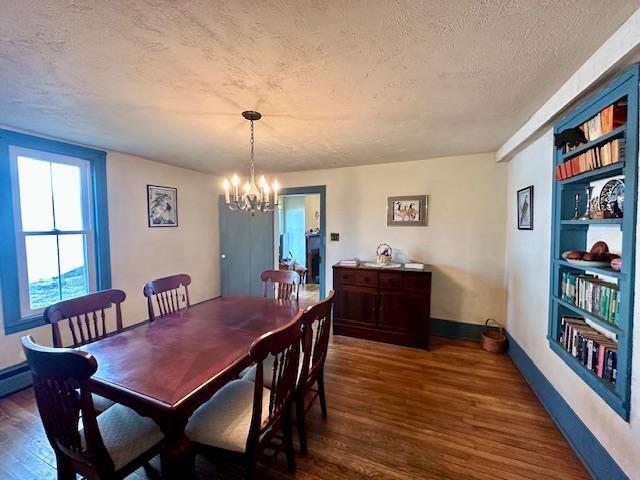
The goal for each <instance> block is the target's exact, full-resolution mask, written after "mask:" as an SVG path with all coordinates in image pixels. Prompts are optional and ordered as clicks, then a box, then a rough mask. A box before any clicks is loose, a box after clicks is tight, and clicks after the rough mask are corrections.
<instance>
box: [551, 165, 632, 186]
mask: <svg viewBox="0 0 640 480" xmlns="http://www.w3.org/2000/svg"><path fill="white" fill-rule="evenodd" d="M625 164H626V162H624V161H620V162H616V163H614V164H611V165H607V166H606V167H600V168H596V169H595V170H590V171H588V172H584V173H581V174H580V175H574V176H573V177H569V178H566V179H564V180H560V181H559V182H558V183H560V184H562V185H566V184H567V183H580V182H582V183H585V182H593V181H594V180H600V179H602V178H607V177H613V176H615V175H622V174H623V172H624V167H625Z"/></svg>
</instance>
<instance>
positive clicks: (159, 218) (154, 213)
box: [147, 185, 178, 227]
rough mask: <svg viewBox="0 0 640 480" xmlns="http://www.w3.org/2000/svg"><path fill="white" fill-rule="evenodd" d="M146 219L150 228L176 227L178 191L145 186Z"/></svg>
mask: <svg viewBox="0 0 640 480" xmlns="http://www.w3.org/2000/svg"><path fill="white" fill-rule="evenodd" d="M147 218H148V220H149V226H150V227H177V226H178V189H177V188H173V187H161V186H159V185H147Z"/></svg>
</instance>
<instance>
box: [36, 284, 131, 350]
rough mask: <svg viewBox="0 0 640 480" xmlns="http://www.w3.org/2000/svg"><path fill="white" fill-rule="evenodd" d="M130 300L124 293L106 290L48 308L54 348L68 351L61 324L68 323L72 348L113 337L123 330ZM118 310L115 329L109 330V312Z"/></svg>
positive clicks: (46, 318)
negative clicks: (124, 305) (123, 306)
mask: <svg viewBox="0 0 640 480" xmlns="http://www.w3.org/2000/svg"><path fill="white" fill-rule="evenodd" d="M126 298H127V294H126V293H124V292H123V291H122V290H115V289H113V290H102V291H100V292H95V293H90V294H88V295H84V296H82V297H77V298H72V299H70V300H63V301H62V302H58V303H54V304H53V305H50V306H49V307H47V308H46V309H45V311H44V319H45V322H47V323H50V324H51V332H52V334H53V346H54V347H57V348H62V347H64V346H65V345H64V343H63V341H62V335H61V332H60V323H63V324H64V323H66V325H67V327H68V329H69V332H70V334H71V344H70V345H66V346H71V347H80V346H82V345H86V344H87V343H91V342H95V341H96V340H99V339H101V338H104V337H105V336H107V335H108V334H110V333H114V332H119V331H121V330H122V310H121V308H120V305H121V304H122V302H124V300H125V299H126ZM112 305H113V306H115V328H109V327H108V322H107V319H106V315H105V310H107V309H109V308H110V307H111V306H112Z"/></svg>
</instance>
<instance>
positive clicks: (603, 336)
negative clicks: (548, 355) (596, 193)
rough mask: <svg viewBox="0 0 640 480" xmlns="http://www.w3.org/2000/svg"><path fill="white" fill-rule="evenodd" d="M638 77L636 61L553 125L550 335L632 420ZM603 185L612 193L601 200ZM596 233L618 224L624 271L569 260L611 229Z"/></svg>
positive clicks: (619, 262) (573, 365)
mask: <svg viewBox="0 0 640 480" xmlns="http://www.w3.org/2000/svg"><path fill="white" fill-rule="evenodd" d="M639 81H640V68H639V66H638V65H634V66H633V67H630V68H629V69H628V70H626V71H625V72H624V73H623V74H622V75H620V76H619V77H618V78H616V79H615V80H614V81H612V82H611V83H609V84H608V85H607V86H606V87H604V88H603V89H602V90H600V91H599V92H597V93H595V94H594V95H593V96H591V97H590V98H588V99H587V100H585V101H584V102H583V103H582V104H581V105H579V106H578V107H577V108H576V109H575V110H573V111H572V112H570V113H569V114H567V115H566V116H565V117H564V118H563V119H562V120H560V121H559V122H558V123H557V124H556V125H555V128H554V134H555V142H554V152H555V153H554V178H555V181H554V184H553V198H552V205H553V208H552V224H551V233H552V238H551V278H550V297H551V298H550V301H549V330H548V336H547V338H548V341H549V346H550V348H551V349H552V350H553V351H554V352H555V353H556V354H557V355H558V356H559V357H560V358H561V359H562V360H563V361H564V362H565V363H566V364H567V365H568V366H569V368H570V369H571V370H572V371H573V373H575V374H576V375H577V376H578V377H580V378H581V379H582V380H583V381H584V382H585V383H586V384H587V385H588V386H589V387H590V388H591V389H592V390H593V391H594V393H595V394H597V395H599V396H600V397H601V398H602V399H603V400H604V402H606V403H607V404H608V405H609V406H610V407H611V408H612V409H613V410H614V411H615V412H616V413H617V414H618V415H620V416H621V417H622V418H623V419H625V420H626V421H629V409H630V404H631V399H630V395H631V393H630V392H631V388H630V385H631V364H632V358H631V355H632V339H633V309H634V305H633V301H634V284H635V248H636V245H635V238H636V214H637V198H636V197H637V193H638V186H637V185H638V184H637V181H638V89H639ZM596 181H601V182H600V184H599V185H602V183H604V184H605V186H606V188H603V193H601V196H600V197H599V198H596V199H595V200H594V199H592V198H591V189H592V187H594V182H596ZM597 185H598V184H597ZM597 185H596V188H598V187H597ZM623 202H624V203H623ZM623 210H624V214H623ZM580 212H584V214H583V215H582V216H579V215H580ZM596 227H597V228H609V229H610V235H611V236H612V237H613V238H616V242H615V245H616V247H618V246H619V247H620V250H619V251H618V250H616V251H615V252H614V253H615V254H619V255H620V257H621V259H617V258H614V260H615V262H614V263H613V265H614V267H615V268H612V267H611V265H610V264H608V263H607V262H604V261H602V262H599V263H597V264H596V263H593V262H588V261H575V259H572V258H570V257H568V253H570V252H580V251H587V250H588V249H589V247H590V246H591V244H592V243H593V242H594V241H595V240H599V238H597V237H598V235H599V233H598V232H600V233H601V232H602V230H592V229H593V228H596ZM618 236H619V237H618ZM618 240H619V242H618ZM600 243H602V242H598V243H596V246H599V244H600ZM602 248H604V247H602ZM592 252H593V250H592ZM563 254H564V255H563ZM573 256H574V258H575V255H573ZM613 257H615V255H612V258H613ZM603 260H604V259H603ZM609 262H611V260H609ZM567 374H568V375H569V374H572V373H569V372H568V373H567Z"/></svg>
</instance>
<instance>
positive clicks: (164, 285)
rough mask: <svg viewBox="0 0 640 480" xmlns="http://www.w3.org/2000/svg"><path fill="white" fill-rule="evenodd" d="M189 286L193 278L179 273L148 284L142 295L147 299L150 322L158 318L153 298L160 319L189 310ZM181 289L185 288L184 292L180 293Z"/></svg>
mask: <svg viewBox="0 0 640 480" xmlns="http://www.w3.org/2000/svg"><path fill="white" fill-rule="evenodd" d="M189 285H191V277H190V276H189V275H187V274H186V273H179V274H177V275H171V276H170V277H164V278H158V279H155V280H151V281H150V282H147V284H146V285H145V286H144V289H143V290H142V293H144V296H145V297H147V309H148V310H149V320H150V321H153V320H154V319H155V318H156V315H155V313H154V311H153V300H152V299H153V297H155V298H156V303H157V304H158V311H159V314H160V315H159V316H160V317H164V316H166V315H169V314H172V313H174V312H177V311H178V310H180V309H182V308H189V307H190V306H191V303H190V302H189ZM181 287H184V292H180V288H181Z"/></svg>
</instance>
